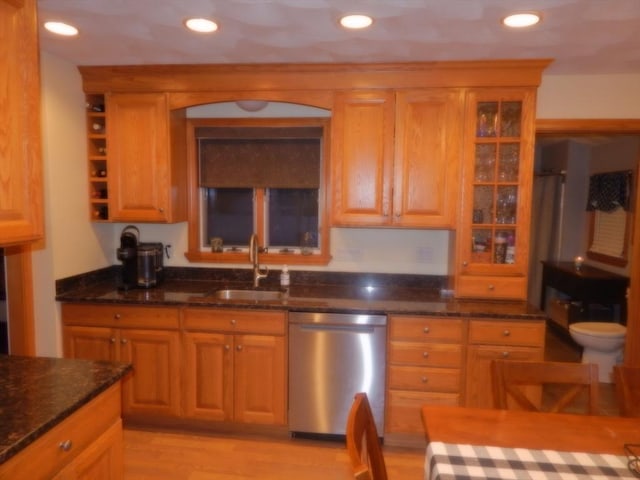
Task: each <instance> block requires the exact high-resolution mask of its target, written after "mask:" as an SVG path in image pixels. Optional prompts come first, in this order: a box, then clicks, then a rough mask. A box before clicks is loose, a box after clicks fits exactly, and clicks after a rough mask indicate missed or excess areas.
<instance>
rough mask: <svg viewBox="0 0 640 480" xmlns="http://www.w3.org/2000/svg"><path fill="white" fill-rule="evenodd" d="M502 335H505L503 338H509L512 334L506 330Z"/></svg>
mask: <svg viewBox="0 0 640 480" xmlns="http://www.w3.org/2000/svg"><path fill="white" fill-rule="evenodd" d="M502 335H503V336H505V337H508V336H509V335H511V332H510V331H509V330H507V329H505V330H504V331H503V332H502Z"/></svg>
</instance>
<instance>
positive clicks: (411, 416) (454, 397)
mask: <svg viewBox="0 0 640 480" xmlns="http://www.w3.org/2000/svg"><path fill="white" fill-rule="evenodd" d="M387 401H388V404H387V409H386V415H385V428H384V430H385V433H398V432H401V433H419V434H421V435H424V427H423V425H422V415H421V413H420V409H421V408H422V406H423V405H425V404H429V405H451V406H457V405H460V395H458V394H457V393H432V392H409V391H402V390H391V391H389V396H388V398H387Z"/></svg>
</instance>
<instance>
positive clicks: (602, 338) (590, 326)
mask: <svg viewBox="0 0 640 480" xmlns="http://www.w3.org/2000/svg"><path fill="white" fill-rule="evenodd" d="M569 333H570V334H571V338H573V339H574V340H575V342H576V343H577V344H578V345H581V346H582V347H583V351H582V362H583V363H596V364H597V365H598V376H599V379H600V382H603V383H612V379H611V374H612V371H613V366H614V365H616V364H618V363H622V355H623V346H624V338H625V335H626V333H627V328H626V327H625V326H624V325H620V324H619V323H614V322H577V323H572V324H570V325H569Z"/></svg>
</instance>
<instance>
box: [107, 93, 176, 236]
mask: <svg viewBox="0 0 640 480" xmlns="http://www.w3.org/2000/svg"><path fill="white" fill-rule="evenodd" d="M106 112H107V139H108V150H107V161H108V164H109V172H108V178H109V189H110V191H109V218H110V220H113V221H121V222H166V223H173V222H181V221H185V220H186V219H187V217H186V215H187V211H186V200H187V190H186V188H187V186H186V178H187V177H186V171H187V169H186V163H185V160H184V158H185V156H186V129H185V112H184V110H180V111H178V110H176V111H170V110H169V108H168V101H167V95H166V94H164V93H111V94H107V96H106Z"/></svg>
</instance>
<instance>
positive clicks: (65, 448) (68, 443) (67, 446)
mask: <svg viewBox="0 0 640 480" xmlns="http://www.w3.org/2000/svg"><path fill="white" fill-rule="evenodd" d="M58 446H59V447H60V450H62V451H63V452H68V451H69V450H71V447H73V442H72V441H71V440H64V441H62V442H60V444H59V445H58Z"/></svg>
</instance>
